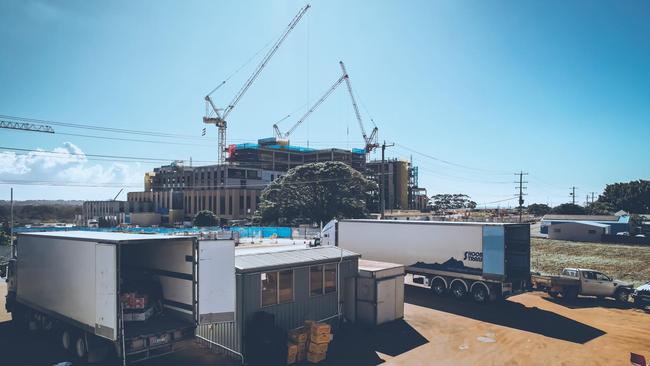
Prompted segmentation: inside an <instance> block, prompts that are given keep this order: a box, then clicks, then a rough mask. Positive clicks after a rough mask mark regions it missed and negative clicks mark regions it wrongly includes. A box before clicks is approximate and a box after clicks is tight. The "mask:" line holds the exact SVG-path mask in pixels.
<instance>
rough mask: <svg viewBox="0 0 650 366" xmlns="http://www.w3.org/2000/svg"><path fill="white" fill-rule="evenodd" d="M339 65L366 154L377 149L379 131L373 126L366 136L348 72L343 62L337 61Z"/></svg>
mask: <svg viewBox="0 0 650 366" xmlns="http://www.w3.org/2000/svg"><path fill="white" fill-rule="evenodd" d="M339 65H341V70H343V75H346V78H345V82H346V84H347V86H348V92H349V93H350V100H352V107H354V114H355V115H356V117H357V122H359V127H360V128H361V135H362V136H363V140H364V141H365V143H366V147H365V150H366V154H368V153H370V152H372V151H373V150H374V149H376V148H377V147H379V143H378V142H377V133H378V132H379V129H378V128H377V126H375V127H374V128H373V129H372V132H370V136H368V135H366V129H365V128H364V127H363V121H362V120H361V113H359V107H358V106H357V101H356V100H355V99H354V93H353V92H352V84H351V83H350V77H349V76H348V72H347V70H346V69H345V64H344V63H343V61H339Z"/></svg>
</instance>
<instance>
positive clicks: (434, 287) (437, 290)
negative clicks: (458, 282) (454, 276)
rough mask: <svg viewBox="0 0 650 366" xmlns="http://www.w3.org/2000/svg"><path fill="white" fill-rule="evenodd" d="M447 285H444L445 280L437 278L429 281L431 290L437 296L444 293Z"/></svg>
mask: <svg viewBox="0 0 650 366" xmlns="http://www.w3.org/2000/svg"><path fill="white" fill-rule="evenodd" d="M446 289H447V287H446V286H445V282H444V281H443V280H441V279H439V278H437V279H435V280H434V281H433V282H432V283H431V291H433V293H434V294H436V295H437V296H442V295H444V294H445V290H446Z"/></svg>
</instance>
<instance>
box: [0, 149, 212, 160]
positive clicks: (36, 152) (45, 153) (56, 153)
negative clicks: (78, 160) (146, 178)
mask: <svg viewBox="0 0 650 366" xmlns="http://www.w3.org/2000/svg"><path fill="white" fill-rule="evenodd" d="M0 149H2V150H9V151H19V152H25V153H32V154H34V155H42V156H48V155H53V156H49V157H54V158H57V157H64V158H65V157H69V156H80V157H95V158H103V159H124V160H129V161H133V162H137V161H141V162H142V161H144V162H157V163H161V162H162V163H168V162H172V161H183V159H165V158H151V157H142V156H122V155H102V154H87V153H75V152H69V151H66V152H63V151H44V150H35V149H24V148H17V147H6V146H0ZM198 161H199V162H203V163H208V162H211V163H216V162H215V161H211V160H198Z"/></svg>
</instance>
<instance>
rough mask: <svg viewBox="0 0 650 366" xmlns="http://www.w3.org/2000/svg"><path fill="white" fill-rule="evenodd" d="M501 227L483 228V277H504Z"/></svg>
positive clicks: (502, 233)
mask: <svg viewBox="0 0 650 366" xmlns="http://www.w3.org/2000/svg"><path fill="white" fill-rule="evenodd" d="M504 243H505V235H504V230H503V226H484V227H483V275H492V276H505V273H506V272H505V258H504V254H505V250H504Z"/></svg>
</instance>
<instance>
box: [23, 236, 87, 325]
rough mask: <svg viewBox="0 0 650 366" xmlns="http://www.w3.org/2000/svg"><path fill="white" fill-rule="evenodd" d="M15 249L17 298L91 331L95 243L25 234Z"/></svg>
mask: <svg viewBox="0 0 650 366" xmlns="http://www.w3.org/2000/svg"><path fill="white" fill-rule="evenodd" d="M17 250H18V261H17V271H16V272H17V276H18V280H19V282H20V286H18V289H17V294H16V299H17V301H18V302H21V303H23V304H25V305H28V306H31V307H33V308H35V309H37V310H41V311H43V312H45V313H48V314H52V315H54V316H59V317H62V318H65V319H68V320H72V321H74V322H76V323H78V325H79V326H80V327H83V328H84V329H86V330H87V331H89V332H91V333H94V332H95V321H96V319H97V316H96V312H95V296H94V294H95V293H96V292H95V275H94V274H95V273H96V271H95V245H92V244H89V243H88V242H86V241H81V240H71V239H65V238H61V239H59V238H39V237H36V236H29V235H24V236H21V237H20V239H19V240H18V246H17Z"/></svg>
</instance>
